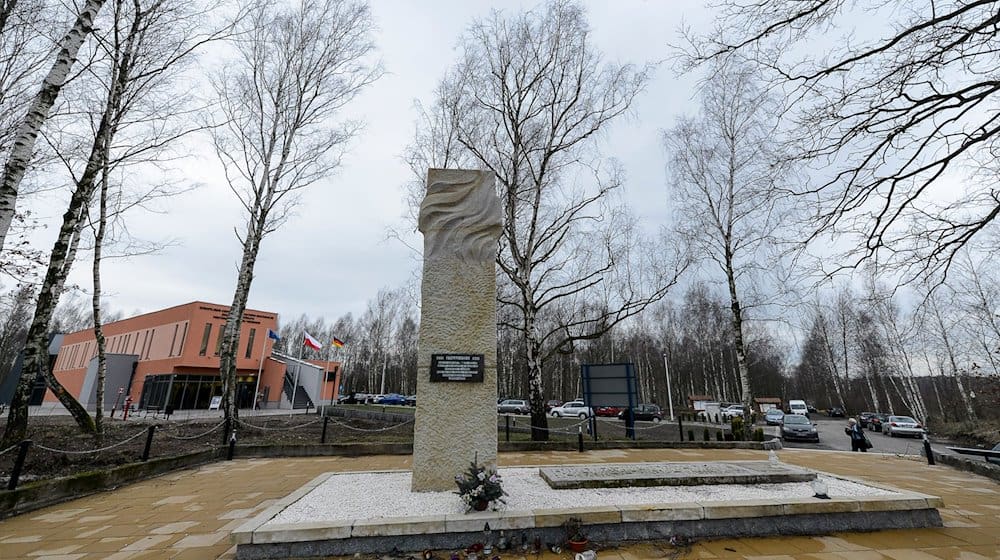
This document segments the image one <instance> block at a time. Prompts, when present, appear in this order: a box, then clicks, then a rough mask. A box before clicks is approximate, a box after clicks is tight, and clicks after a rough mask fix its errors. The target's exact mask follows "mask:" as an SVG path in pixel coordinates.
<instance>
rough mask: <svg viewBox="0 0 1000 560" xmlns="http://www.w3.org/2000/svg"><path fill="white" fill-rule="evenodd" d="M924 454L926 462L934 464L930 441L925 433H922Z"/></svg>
mask: <svg viewBox="0 0 1000 560" xmlns="http://www.w3.org/2000/svg"><path fill="white" fill-rule="evenodd" d="M924 455H927V464H928V465H933V464H934V450H933V449H931V442H930V440H928V439H927V434H924Z"/></svg>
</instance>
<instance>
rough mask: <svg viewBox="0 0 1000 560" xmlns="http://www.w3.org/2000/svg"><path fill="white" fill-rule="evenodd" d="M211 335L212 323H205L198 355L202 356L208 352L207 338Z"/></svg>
mask: <svg viewBox="0 0 1000 560" xmlns="http://www.w3.org/2000/svg"><path fill="white" fill-rule="evenodd" d="M211 336H212V323H205V333H204V334H202V335H201V350H199V351H198V355H199V356H204V355H205V353H206V352H208V339H209V337H211Z"/></svg>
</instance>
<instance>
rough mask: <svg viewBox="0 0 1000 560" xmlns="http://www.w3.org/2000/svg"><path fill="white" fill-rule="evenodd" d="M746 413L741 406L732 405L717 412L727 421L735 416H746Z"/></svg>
mask: <svg viewBox="0 0 1000 560" xmlns="http://www.w3.org/2000/svg"><path fill="white" fill-rule="evenodd" d="M746 413H747V408H746V407H745V406H743V405H741V404H732V405H729V406H728V407H727V408H724V409H722V410H720V411H719V415H720V416H722V419H723V420H729V419H731V418H736V417H737V416H746Z"/></svg>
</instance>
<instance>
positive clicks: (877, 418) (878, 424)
mask: <svg viewBox="0 0 1000 560" xmlns="http://www.w3.org/2000/svg"><path fill="white" fill-rule="evenodd" d="M888 422H889V415H888V414H885V413H883V412H877V413H875V414H873V415H872V417H871V418H869V419H868V425H867V427H868V429H869V430H871V431H873V432H879V433H881V432H882V428H884V427H885V425H886V424H887V423H888Z"/></svg>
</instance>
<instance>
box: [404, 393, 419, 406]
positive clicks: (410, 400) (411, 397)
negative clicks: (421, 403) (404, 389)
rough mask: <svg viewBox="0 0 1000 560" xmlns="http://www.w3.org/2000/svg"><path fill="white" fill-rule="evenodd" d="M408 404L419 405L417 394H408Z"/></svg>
mask: <svg viewBox="0 0 1000 560" xmlns="http://www.w3.org/2000/svg"><path fill="white" fill-rule="evenodd" d="M406 406H417V396H416V395H406Z"/></svg>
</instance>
